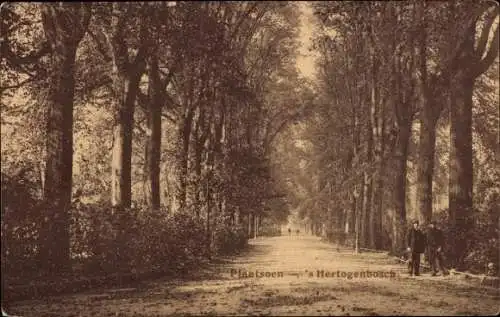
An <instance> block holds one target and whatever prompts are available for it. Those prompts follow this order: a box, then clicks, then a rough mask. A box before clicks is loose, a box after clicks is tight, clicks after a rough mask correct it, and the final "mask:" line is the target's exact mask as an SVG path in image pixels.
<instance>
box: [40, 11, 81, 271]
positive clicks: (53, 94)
mask: <svg viewBox="0 0 500 317" xmlns="http://www.w3.org/2000/svg"><path fill="white" fill-rule="evenodd" d="M66 20H70V21H71V22H72V23H74V24H76V25H79V26H81V27H74V26H73V25H71V26H70V25H69V24H67V21H66ZM89 20H90V8H82V7H81V6H79V5H75V4H62V5H57V6H55V5H53V4H46V5H44V6H43V7H42V22H43V27H44V31H45V35H46V38H47V40H48V42H49V44H50V46H51V60H50V64H51V69H50V78H49V80H50V85H49V90H48V95H47V121H46V138H47V143H46V154H47V161H46V164H45V176H44V179H45V181H44V193H43V196H44V201H45V208H46V210H45V213H46V216H45V217H44V220H43V221H42V223H41V226H40V240H39V248H40V251H39V252H40V253H39V256H40V263H41V265H42V267H43V269H44V270H45V271H46V272H48V273H51V274H55V273H60V272H63V271H67V270H69V269H71V259H70V232H69V225H70V208H71V190H72V176H73V99H74V88H75V78H74V74H75V57H76V50H77V47H78V44H79V43H80V40H81V39H82V37H83V35H84V34H85V32H86V29H87V26H88V23H89Z"/></svg>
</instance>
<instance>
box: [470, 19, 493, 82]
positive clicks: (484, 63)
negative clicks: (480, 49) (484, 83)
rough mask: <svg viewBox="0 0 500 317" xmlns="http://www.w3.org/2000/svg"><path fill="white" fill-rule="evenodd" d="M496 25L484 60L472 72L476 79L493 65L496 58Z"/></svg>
mask: <svg viewBox="0 0 500 317" xmlns="http://www.w3.org/2000/svg"><path fill="white" fill-rule="evenodd" d="M498 32H499V30H498V25H497V27H496V29H495V33H494V35H493V40H492V41H491V45H490V49H489V50H488V53H487V54H486V56H485V58H483V59H482V60H481V61H480V62H479V65H478V66H477V67H476V69H475V70H474V74H473V76H474V77H478V76H479V75H481V74H483V73H484V72H486V71H487V70H488V67H490V66H491V64H493V62H494V61H495V59H496V58H497V56H498V45H499V39H498V37H499V34H498Z"/></svg>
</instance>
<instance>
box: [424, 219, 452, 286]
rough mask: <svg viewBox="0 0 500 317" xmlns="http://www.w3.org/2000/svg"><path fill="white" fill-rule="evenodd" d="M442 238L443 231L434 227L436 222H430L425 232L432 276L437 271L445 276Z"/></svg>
mask: <svg viewBox="0 0 500 317" xmlns="http://www.w3.org/2000/svg"><path fill="white" fill-rule="evenodd" d="M443 247H444V236H443V231H442V230H441V229H439V228H437V227H436V222H435V221H431V222H430V223H429V228H428V230H427V255H428V258H429V264H430V266H431V271H432V273H431V274H432V276H436V274H437V272H438V268H439V270H441V272H442V273H443V275H447V274H448V273H447V271H446V269H445V268H444V259H443Z"/></svg>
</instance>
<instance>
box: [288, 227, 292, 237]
mask: <svg viewBox="0 0 500 317" xmlns="http://www.w3.org/2000/svg"><path fill="white" fill-rule="evenodd" d="M288 235H289V236H291V235H292V229H290V228H288Z"/></svg>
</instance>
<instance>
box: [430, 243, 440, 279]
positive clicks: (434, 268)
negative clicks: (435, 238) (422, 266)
mask: <svg viewBox="0 0 500 317" xmlns="http://www.w3.org/2000/svg"><path fill="white" fill-rule="evenodd" d="M436 255H437V254H436V250H435V249H434V248H429V265H430V267H431V275H432V276H435V275H436V273H437V271H438V269H437V265H436V260H437V259H436Z"/></svg>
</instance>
